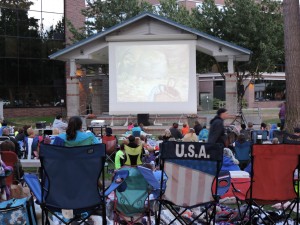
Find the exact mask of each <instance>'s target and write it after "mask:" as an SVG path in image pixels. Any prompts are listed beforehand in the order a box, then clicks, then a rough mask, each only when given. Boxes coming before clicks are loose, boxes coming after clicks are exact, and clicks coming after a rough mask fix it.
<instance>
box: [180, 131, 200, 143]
mask: <svg viewBox="0 0 300 225" xmlns="http://www.w3.org/2000/svg"><path fill="white" fill-rule="evenodd" d="M182 141H185V142H198V141H199V139H198V136H197V135H196V134H195V130H194V128H190V130H189V132H188V133H187V134H186V135H184V137H183V138H182Z"/></svg>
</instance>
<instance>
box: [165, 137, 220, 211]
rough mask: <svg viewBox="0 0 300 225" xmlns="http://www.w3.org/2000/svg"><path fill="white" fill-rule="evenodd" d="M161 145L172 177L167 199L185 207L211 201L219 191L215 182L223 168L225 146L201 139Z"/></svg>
mask: <svg viewBox="0 0 300 225" xmlns="http://www.w3.org/2000/svg"><path fill="white" fill-rule="evenodd" d="M161 147H162V150H161V152H160V153H161V156H160V157H161V160H162V166H163V173H166V175H167V177H168V181H167V184H166V186H167V187H166V191H165V193H164V200H166V201H169V202H172V203H173V204H174V205H178V206H184V207H187V206H191V207H192V206H196V205H201V204H202V203H205V202H211V201H212V199H213V197H214V196H213V195H212V192H213V193H217V190H216V189H215V190H213V191H212V183H213V180H214V179H215V178H217V177H218V173H219V171H220V169H221V163H222V160H223V147H222V146H221V145H219V144H209V143H197V142H164V143H162V145H161ZM216 187H217V186H216Z"/></svg>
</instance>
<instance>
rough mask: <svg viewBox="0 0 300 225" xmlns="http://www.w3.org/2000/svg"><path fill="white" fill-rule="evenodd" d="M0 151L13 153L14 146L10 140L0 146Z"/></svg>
mask: <svg viewBox="0 0 300 225" xmlns="http://www.w3.org/2000/svg"><path fill="white" fill-rule="evenodd" d="M0 150H1V151H13V152H14V151H15V144H14V143H13V142H12V141H10V140H5V141H3V142H2V143H1V144H0Z"/></svg>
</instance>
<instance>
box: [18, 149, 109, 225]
mask: <svg viewBox="0 0 300 225" xmlns="http://www.w3.org/2000/svg"><path fill="white" fill-rule="evenodd" d="M40 161H41V174H40V176H41V182H39V179H38V177H37V176H35V175H32V174H31V175H28V174H26V175H24V179H25V182H26V183H27V184H28V186H29V188H30V190H31V192H32V193H33V194H34V195H35V197H36V199H37V203H38V204H40V206H41V209H42V224H48V225H49V224H50V221H49V217H48V216H49V212H50V214H52V215H53V216H54V217H56V218H57V219H58V220H59V221H61V222H62V223H64V224H71V223H72V222H74V221H79V222H78V224H81V223H85V224H88V223H87V219H88V218H89V217H90V216H91V215H92V214H94V213H95V212H96V211H98V210H102V213H101V215H102V221H103V224H106V209H105V200H104V196H103V194H101V193H103V192H104V191H103V190H101V189H100V187H99V186H98V181H99V178H100V176H101V173H102V172H103V170H104V169H103V168H104V163H105V146H104V144H96V145H87V146H79V147H63V146H54V145H46V144H41V145H40ZM104 179H105V178H104V173H102V180H101V181H102V186H103V187H104V186H105V183H104ZM53 216H52V217H53ZM45 217H46V218H45Z"/></svg>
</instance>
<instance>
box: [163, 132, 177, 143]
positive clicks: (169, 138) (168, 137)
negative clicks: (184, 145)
mask: <svg viewBox="0 0 300 225" xmlns="http://www.w3.org/2000/svg"><path fill="white" fill-rule="evenodd" d="M162 141H163V142H164V141H175V138H174V137H173V136H172V134H171V131H170V130H169V129H165V132H164V135H163V136H162Z"/></svg>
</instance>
